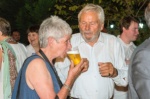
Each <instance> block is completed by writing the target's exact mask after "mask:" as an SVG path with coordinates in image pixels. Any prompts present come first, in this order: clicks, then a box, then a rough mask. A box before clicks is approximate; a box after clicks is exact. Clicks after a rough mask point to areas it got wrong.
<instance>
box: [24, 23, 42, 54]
mask: <svg viewBox="0 0 150 99" xmlns="http://www.w3.org/2000/svg"><path fill="white" fill-rule="evenodd" d="M27 34H28V41H29V43H30V44H29V45H28V46H26V48H27V56H31V55H32V54H33V53H35V52H38V51H39V49H40V44H39V25H33V26H30V27H29V28H28V30H27Z"/></svg>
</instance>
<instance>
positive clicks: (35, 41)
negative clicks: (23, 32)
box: [28, 32, 39, 47]
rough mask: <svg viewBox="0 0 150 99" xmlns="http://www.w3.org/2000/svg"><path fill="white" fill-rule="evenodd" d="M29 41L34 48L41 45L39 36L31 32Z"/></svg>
mask: <svg viewBox="0 0 150 99" xmlns="http://www.w3.org/2000/svg"><path fill="white" fill-rule="evenodd" d="M28 41H29V43H30V44H31V45H32V46H33V47H34V46H37V45H39V35H38V33H36V32H29V33H28Z"/></svg>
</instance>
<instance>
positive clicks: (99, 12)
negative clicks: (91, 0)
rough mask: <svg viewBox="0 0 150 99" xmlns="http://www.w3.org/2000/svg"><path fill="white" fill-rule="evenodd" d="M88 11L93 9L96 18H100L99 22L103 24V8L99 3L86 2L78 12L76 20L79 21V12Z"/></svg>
mask: <svg viewBox="0 0 150 99" xmlns="http://www.w3.org/2000/svg"><path fill="white" fill-rule="evenodd" d="M88 11H95V12H96V13H97V15H98V18H99V20H100V22H101V23H102V24H104V21H105V15H104V10H103V8H102V7H101V6H99V5H95V4H87V5H86V6H85V7H84V8H83V9H82V10H81V11H80V12H79V14H78V21H80V17H81V14H82V13H83V12H88Z"/></svg>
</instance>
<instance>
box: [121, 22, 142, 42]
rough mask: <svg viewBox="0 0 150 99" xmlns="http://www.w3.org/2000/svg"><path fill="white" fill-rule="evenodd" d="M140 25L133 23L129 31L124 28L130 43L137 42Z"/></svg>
mask: <svg viewBox="0 0 150 99" xmlns="http://www.w3.org/2000/svg"><path fill="white" fill-rule="evenodd" d="M138 29H139V25H138V23H136V22H134V21H132V22H131V25H130V26H129V28H128V29H125V28H123V31H124V32H125V33H126V38H127V39H128V41H129V42H132V41H135V40H136V39H137V38H138V35H139V30H138Z"/></svg>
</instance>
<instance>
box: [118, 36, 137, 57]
mask: <svg viewBox="0 0 150 99" xmlns="http://www.w3.org/2000/svg"><path fill="white" fill-rule="evenodd" d="M117 38H118V41H119V42H120V44H121V46H122V47H123V50H124V55H125V58H126V59H127V60H129V59H130V58H131V55H132V53H133V51H134V50H135V48H136V46H135V44H134V43H133V42H130V44H126V43H124V42H123V41H122V39H121V38H120V35H118V36H117Z"/></svg>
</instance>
